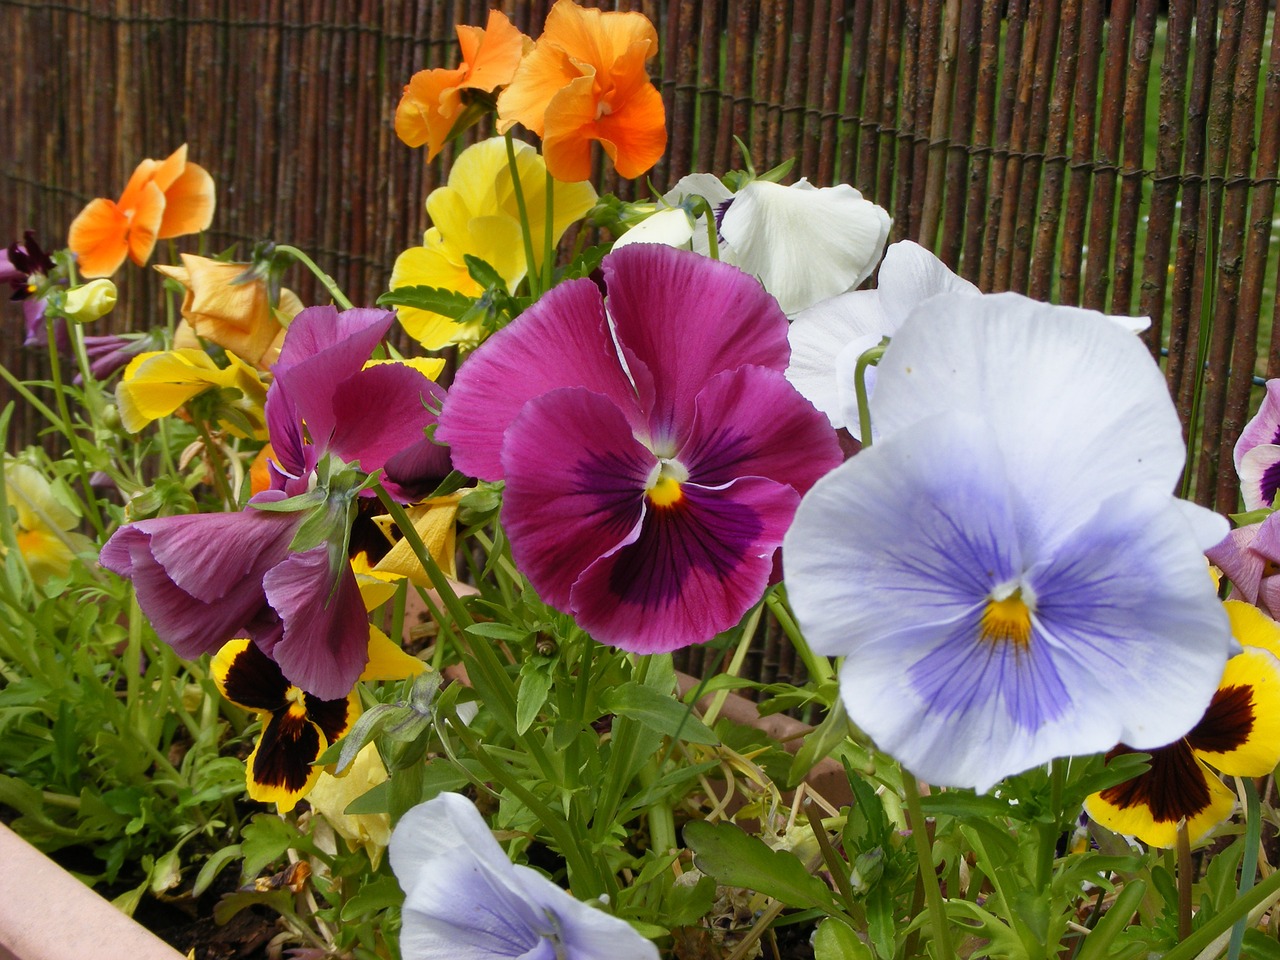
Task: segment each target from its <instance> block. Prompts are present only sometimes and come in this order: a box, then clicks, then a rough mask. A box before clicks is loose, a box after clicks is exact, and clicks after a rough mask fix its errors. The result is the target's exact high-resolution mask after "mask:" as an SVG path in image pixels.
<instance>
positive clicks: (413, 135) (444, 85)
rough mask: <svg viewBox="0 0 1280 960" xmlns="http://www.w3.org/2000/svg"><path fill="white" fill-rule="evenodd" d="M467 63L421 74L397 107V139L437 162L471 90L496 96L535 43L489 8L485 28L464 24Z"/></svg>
mask: <svg viewBox="0 0 1280 960" xmlns="http://www.w3.org/2000/svg"><path fill="white" fill-rule="evenodd" d="M456 29H457V31H458V45H459V46H460V47H461V48H462V65H461V66H459V67H455V68H453V69H448V68H444V67H438V68H436V69H434V70H419V71H418V72H417V73H415V74H414V75H413V77H412V78H411V79H410V80H409V84H408V86H406V87H405V88H404V94H403V96H401V98H400V104H399V105H398V106H397V107H396V120H395V127H396V136H398V137H399V138H400V139H401V140H403V141H404V142H405V143H407V144H408V145H409V146H411V147H420V146H422V145H423V144H424V143H425V144H426V145H427V159H428V160H434V159H435V158H436V155H437V154H438V153H439V152H440V149H441V147H443V146H444V144H445V141H446V140H448V139H449V134H450V133H451V132H452V131H453V129H454V126H455V124H456V123H457V122H458V119H459V118H460V117H461V116H462V115H463V113H464V111H465V110H466V106H467V103H466V98H467V92H468V91H472V90H482V91H485V92H488V93H491V92H493V91H495V90H497V89H498V88H499V87H502V86H506V85H507V84H508V83H510V82H511V78H512V76H514V74H515V72H516V67H518V66H519V65H520V58H521V56H522V55H523V54H524V52H525V49H526V47H527V46H529V45H531V43H532V41H530V40H529V38H528V37H526V36H525V35H524V34H523V33H521V32H520V31H519V30H517V29H516V28H515V27H514V26H512V24H511V21H510V20H508V19H507V17H506V15H505V14H504V13H503V12H502V11H501V10H490V11H489V20H488V23H486V24H485V26H484V28H483V29H481V28H480V27H472V26H465V25H463V24H459V25H458V26H457V28H456Z"/></svg>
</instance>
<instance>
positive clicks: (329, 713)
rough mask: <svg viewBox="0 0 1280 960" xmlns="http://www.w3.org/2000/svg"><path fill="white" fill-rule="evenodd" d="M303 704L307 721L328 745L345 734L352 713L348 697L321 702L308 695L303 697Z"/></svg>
mask: <svg viewBox="0 0 1280 960" xmlns="http://www.w3.org/2000/svg"><path fill="white" fill-rule="evenodd" d="M304 702H305V703H306V706H307V719H309V720H310V721H311V722H312V723H314V724H316V725H317V726H318V727H319V728H320V730H321V732H322V733H323V734H324V738H325V739H326V740H328V741H329V742H330V743H334V742H336V741H337V739H338V738H339V737H341V736H342V735H343V734H344V733H346V732H347V727H349V726H350V725H351V720H352V712H353V711H352V706H351V702H350V698H349V697H343V698H342V699H341V700H321V699H320V698H319V697H313V696H312V695H311V694H309V693H308V694H306V695H305V697H304Z"/></svg>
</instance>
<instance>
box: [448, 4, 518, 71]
mask: <svg viewBox="0 0 1280 960" xmlns="http://www.w3.org/2000/svg"><path fill="white" fill-rule="evenodd" d="M531 44H532V41H531V40H529V38H528V37H526V36H525V35H524V34H523V33H521V32H520V31H519V30H518V29H516V27H515V25H514V24H512V22H511V21H510V20H508V19H507V17H506V15H505V14H504V13H503V12H502V11H501V10H490V11H489V20H488V22H487V23H486V24H485V27H484V29H483V30H481V29H480V28H479V27H467V26H459V27H458V45H459V46H460V47H461V48H462V60H463V63H465V64H466V70H467V75H466V80H465V81H464V82H463V83H462V86H464V87H471V88H473V89H475V90H496V89H497V88H498V87H502V86H505V85H507V84H508V83H510V82H511V78H512V77H514V76H515V73H516V68H517V67H519V66H520V58H521V57H522V56H524V52H525V48H526V46H528V45H531Z"/></svg>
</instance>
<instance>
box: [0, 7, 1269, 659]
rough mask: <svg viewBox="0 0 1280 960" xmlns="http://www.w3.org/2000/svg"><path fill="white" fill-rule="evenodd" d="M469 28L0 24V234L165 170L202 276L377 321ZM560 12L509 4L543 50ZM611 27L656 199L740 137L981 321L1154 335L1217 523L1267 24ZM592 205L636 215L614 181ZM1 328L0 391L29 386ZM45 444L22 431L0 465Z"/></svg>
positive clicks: (1174, 10)
mask: <svg viewBox="0 0 1280 960" xmlns="http://www.w3.org/2000/svg"><path fill="white" fill-rule="evenodd" d="M495 5H496V4H495ZM488 6H490V4H488V3H485V2H482V0H481V2H476V0H419V2H406V0H387V2H367V0H307V2H302V0H102V2H94V0H54V2H43V0H0V115H3V116H5V117H7V118H8V121H7V129H8V131H9V132H8V135H7V148H6V149H4V150H2V151H0V224H7V225H8V226H7V233H8V234H9V235H11V236H12V237H14V238H16V237H18V236H19V235H20V233H21V231H22V230H23V229H24V228H34V229H35V230H36V231H37V233H38V235H39V236H41V237H43V238H45V239H46V240H47V241H48V242H49V243H50V244H53V245H59V244H60V243H61V242H62V241H63V238H64V237H65V230H66V227H67V224H68V223H69V221H70V220H71V218H72V217H73V216H74V215H75V213H76V212H77V211H78V210H79V209H80V208H81V207H82V206H83V205H84V204H85V203H86V202H87V201H89V200H90V199H91V198H93V197H94V196H115V195H117V194H118V193H119V191H120V190H121V189H122V188H123V186H124V183H125V180H126V179H127V177H128V175H129V173H130V172H131V171H132V169H133V167H134V165H135V164H136V163H137V162H138V160H139V159H141V158H142V157H147V156H150V157H160V156H164V155H166V154H167V153H168V152H170V151H171V150H172V149H174V148H175V147H176V146H177V145H179V144H180V143H183V142H186V143H189V144H190V151H191V153H190V155H191V158H192V159H193V160H196V161H197V162H199V163H200V164H202V165H203V166H205V167H206V168H207V169H209V170H210V172H211V173H212V174H213V176H214V179H215V180H216V182H217V184H218V189H219V209H218V213H217V216H216V218H215V221H214V228H213V230H212V232H211V235H210V238H209V243H210V248H211V249H214V250H220V249H222V248H225V247H227V246H230V245H231V244H239V249H240V252H241V253H242V254H243V253H246V252H247V250H248V248H249V247H250V246H251V245H252V244H253V243H254V242H256V241H258V240H261V239H265V238H271V239H275V240H277V241H281V242H288V243H292V244H295V245H297V246H299V247H302V248H304V249H306V250H309V251H311V252H312V253H313V254H314V255H315V256H316V259H317V260H318V262H319V263H320V264H321V265H322V266H323V267H324V268H325V269H327V270H328V271H330V272H331V273H332V274H333V275H334V276H335V277H336V279H337V280H338V282H339V283H340V284H341V285H342V286H343V287H344V288H345V289H346V290H347V291H348V293H349V294H350V295H351V296H352V298H353V299H355V300H356V301H357V302H359V301H360V300H364V301H367V302H371V301H372V300H373V298H375V297H376V296H377V295H378V294H379V293H380V292H381V291H382V290H383V289H384V288H385V284H386V282H387V277H388V275H389V272H390V267H391V264H392V262H393V261H394V259H395V257H396V255H397V254H398V253H399V252H400V251H401V250H402V249H404V248H405V247H407V246H410V245H413V244H415V243H417V242H420V241H419V238H420V235H421V233H422V231H423V230H424V229H425V227H426V226H427V224H426V222H425V213H424V210H423V201H424V199H425V197H426V195H427V193H428V192H429V191H430V190H431V189H432V188H433V187H435V186H437V185H438V184H439V183H440V182H441V179H442V171H444V170H447V169H448V165H449V162H450V159H451V154H452V152H453V151H452V150H446V151H445V154H444V156H443V157H442V158H441V159H440V160H438V161H437V162H436V163H433V164H427V163H425V162H424V155H423V153H422V152H421V151H414V150H410V149H409V148H407V147H405V146H404V145H403V144H401V143H400V142H399V141H398V140H397V139H396V137H395V134H394V132H393V130H392V114H393V111H394V108H395V104H396V102H397V101H398V99H399V96H400V92H401V89H402V87H403V85H404V84H405V83H406V82H407V81H408V79H409V77H410V76H411V75H412V73H413V72H414V71H415V70H418V69H421V68H423V67H429V66H453V65H455V63H456V61H457V51H456V44H455V40H454V34H453V26H454V24H455V23H483V22H484V18H485V15H486V10H487V8H488ZM549 6H550V3H549V2H548V0H503V2H502V3H501V7H502V8H503V9H504V11H505V12H506V13H507V14H508V15H509V16H510V17H511V18H512V20H513V21H514V22H515V23H516V25H517V26H519V27H520V28H521V29H522V30H524V31H525V32H526V33H528V34H530V35H532V36H535V37H536V35H537V34H538V33H539V32H540V30H541V25H542V22H543V19H544V18H545V15H546V11H547V9H548V8H549ZM616 6H618V7H620V8H624V9H627V8H630V9H638V10H641V11H642V12H644V13H645V14H646V15H648V16H649V17H650V19H651V20H653V22H654V23H655V25H656V26H657V28H658V32H659V36H660V38H661V50H660V52H659V55H658V58H657V59H656V61H654V66H653V67H652V71H653V74H654V78H655V80H656V81H657V82H658V83H659V85H660V88H661V90H662V93H663V96H664V98H665V100H666V105H667V111H668V127H669V131H670V139H669V145H668V149H667V154H666V156H665V157H664V158H663V160H662V161H661V162H660V163H659V164H658V165H657V167H655V169H654V170H653V172H652V174H651V180H652V182H653V184H654V185H655V186H656V187H658V188H659V189H663V188H665V187H667V186H669V185H670V184H672V183H673V182H674V181H675V180H676V179H677V178H678V177H679V176H681V175H683V174H685V173H688V172H691V171H714V172H723V171H725V170H727V169H730V168H734V167H738V166H740V165H741V158H740V156H739V154H738V153H737V151H736V147H735V144H734V139H733V138H734V136H735V135H736V136H738V137H741V138H742V140H743V141H744V142H745V143H746V144H747V145H748V147H749V148H750V151H751V155H752V158H753V160H754V162H755V164H756V166H757V168H759V169H765V168H767V167H769V166H772V165H773V164H776V163H778V162H780V161H782V160H783V159H785V158H787V157H792V156H794V157H795V158H796V166H795V170H794V176H805V177H808V178H809V179H810V180H811V181H813V182H815V183H817V184H820V185H826V184H832V183H840V182H847V183H851V184H853V185H854V186H856V187H858V188H859V189H860V190H862V191H863V193H864V194H866V195H867V196H868V197H870V198H871V199H874V200H875V201H877V202H878V203H880V204H882V205H883V206H885V207H886V208H888V209H889V210H890V212H891V213H892V214H893V216H894V218H895V219H894V226H893V234H892V238H893V239H895V240H896V239H901V238H911V239H915V240H918V241H919V242H921V243H923V244H925V245H926V246H928V247H930V248H931V249H933V250H935V251H937V252H938V254H939V255H940V256H941V257H942V258H943V259H944V260H945V261H946V262H947V263H948V264H950V265H952V266H953V267H954V268H956V269H957V270H958V271H959V272H960V273H961V274H962V275H963V276H965V277H967V278H969V279H971V280H973V281H974V282H975V283H977V284H978V286H979V287H981V288H982V289H984V290H988V291H997V290H1017V291H1021V292H1025V293H1029V294H1030V295H1032V296H1035V297H1039V298H1043V299H1050V300H1053V301H1055V302H1059V303H1069V304H1080V305H1083V306H1086V307H1094V308H1098V309H1102V310H1106V311H1109V312H1112V313H1134V314H1146V315H1148V316H1151V317H1152V318H1153V320H1154V322H1153V324H1152V327H1151V330H1150V331H1149V332H1148V334H1146V342H1147V344H1148V345H1149V346H1150V348H1151V350H1152V351H1153V353H1157V354H1159V353H1161V351H1167V357H1166V359H1165V360H1164V363H1165V369H1166V370H1167V375H1168V381H1169V384H1170V387H1171V388H1172V390H1173V393H1174V396H1175V398H1176V400H1177V404H1178V407H1179V410H1180V412H1181V413H1182V416H1183V422H1184V424H1187V428H1188V429H1189V430H1191V431H1193V433H1194V435H1195V438H1196V442H1195V445H1194V447H1195V452H1196V456H1195V457H1194V459H1193V461H1192V462H1191V463H1190V464H1189V467H1188V469H1189V471H1190V478H1191V479H1192V480H1193V481H1194V484H1193V490H1194V495H1195V497H1196V499H1198V500H1199V501H1200V502H1202V503H1205V504H1209V505H1212V506H1215V507H1216V508H1218V509H1220V510H1224V511H1231V510H1234V509H1235V508H1236V486H1237V481H1236V477H1235V474H1234V471H1233V469H1232V466H1231V462H1232V461H1231V448H1232V445H1233V443H1234V441H1235V438H1236V436H1237V435H1238V433H1239V431H1240V428H1241V427H1242V425H1243V424H1244V422H1245V421H1246V419H1247V418H1248V416H1249V413H1250V409H1251V401H1252V402H1253V404H1254V405H1255V406H1256V401H1257V397H1258V392H1257V391H1256V390H1254V389H1252V388H1253V386H1254V385H1255V384H1254V378H1255V377H1256V376H1280V324H1277V323H1276V322H1275V321H1276V319H1277V314H1278V312H1280V301H1278V300H1277V297H1276V290H1277V282H1276V260H1277V256H1276V253H1277V250H1276V245H1274V244H1273V243H1272V240H1273V238H1274V236H1275V234H1276V225H1275V199H1276V196H1275V195H1276V186H1277V183H1278V182H1280V181H1278V180H1277V162H1278V160H1280V63H1278V62H1277V57H1278V56H1280V53H1278V52H1277V51H1280V32H1278V27H1280V24H1278V23H1277V22H1276V19H1275V17H1274V15H1273V13H1272V11H1270V10H1269V9H1268V4H1267V3H1266V2H1264V0H1169V2H1167V3H1163V2H1158V0H1110V2H1106V0H807V2H805V0H684V2H679V0H670V2H659V0H630V2H628V0H620V2H619V3H617V4H616ZM487 133H488V131H487V130H485V129H483V128H481V129H478V130H476V131H474V132H473V133H472V134H471V135H470V137H469V139H474V138H476V137H479V136H483V135H486V134H487ZM597 184H598V186H599V187H600V188H601V190H602V191H613V192H616V193H618V194H619V195H620V196H622V197H624V198H630V197H633V196H635V195H636V193H637V191H641V192H643V191H644V189H645V188H644V185H636V184H632V183H619V182H618V181H617V179H616V177H615V176H614V175H613V173H612V172H611V171H608V170H604V169H601V170H599V175H598V178H597ZM3 233H5V231H4V230H0V234H3ZM296 279H298V280H299V282H298V283H296V284H291V285H294V286H297V287H299V288H300V292H301V293H302V294H303V296H304V300H309V298H312V297H314V296H316V295H317V293H316V290H315V287H314V285H312V284H310V283H309V282H307V281H306V279H305V278H301V277H299V278H296ZM122 281H123V286H125V287H126V288H127V289H126V290H125V291H124V296H123V304H124V305H123V308H122V309H121V310H120V311H118V313H117V314H116V315H115V316H114V318H113V319H112V323H113V324H114V325H115V329H117V330H118V329H132V328H136V327H141V326H147V325H151V324H152V323H153V322H154V321H155V319H156V317H157V315H158V312H159V311H162V310H163V306H162V305H161V292H160V286H159V283H158V278H157V277H156V275H154V273H152V272H150V271H139V270H136V269H134V268H132V267H130V268H128V270H127V271H125V273H124V275H123V277H122ZM11 322H12V324H13V326H11V328H10V329H11V330H13V331H15V332H13V333H11V335H10V336H9V337H7V338H5V339H4V341H3V343H0V362H3V363H5V364H6V365H7V366H9V368H10V369H12V370H14V371H15V372H17V373H18V374H19V375H24V376H29V377H36V376H40V375H41V363H42V358H40V357H36V356H32V355H31V354H30V353H28V352H24V351H23V350H22V348H21V347H20V341H21V336H20V335H19V334H18V333H17V332H16V329H17V328H16V324H17V321H16V319H15V320H12V321H11ZM3 399H4V397H3V396H2V395H0V400H3ZM37 430H38V424H37V423H35V421H34V420H31V419H27V418H26V415H25V414H23V413H20V414H19V415H18V416H17V417H16V418H15V424H14V428H13V435H12V436H11V437H10V446H11V447H13V446H15V445H20V444H21V443H25V442H29V441H30V440H31V439H32V438H33V437H34V436H35V435H36V431H37ZM774 647H777V644H774ZM762 656H763V657H764V658H765V660H766V661H769V660H773V661H775V662H774V666H775V667H776V668H777V670H780V671H782V672H786V671H787V670H788V669H789V667H788V665H787V664H786V663H781V664H778V663H776V660H777V657H779V656H783V657H784V658H785V654H779V653H778V651H777V650H776V649H775V650H772V651H771V650H769V649H766V650H765V651H764V652H763V654H762ZM768 673H769V669H767V665H766V669H764V671H763V675H766V678H767V674H768ZM754 675H756V676H761V675H762V674H761V673H760V672H759V671H757V672H756V673H755V674H754Z"/></svg>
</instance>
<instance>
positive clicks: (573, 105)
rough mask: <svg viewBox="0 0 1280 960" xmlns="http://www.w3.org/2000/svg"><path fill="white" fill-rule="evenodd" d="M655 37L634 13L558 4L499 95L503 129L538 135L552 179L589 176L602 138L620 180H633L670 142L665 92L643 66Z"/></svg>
mask: <svg viewBox="0 0 1280 960" xmlns="http://www.w3.org/2000/svg"><path fill="white" fill-rule="evenodd" d="M657 52H658V34H657V32H656V31H655V30H654V28H653V24H652V23H650V22H649V20H648V19H647V18H646V17H645V16H644V15H643V14H639V13H601V12H600V11H599V10H594V9H590V8H584V7H580V6H578V5H577V4H576V3H573V2H572V0H557V3H556V5H555V6H554V7H552V8H551V13H549V14H548V15H547V24H546V29H545V30H544V31H543V34H542V36H541V37H539V38H538V42H537V43H536V44H535V45H534V49H533V52H532V53H530V54H529V55H528V56H527V57H525V59H524V62H523V63H521V65H520V69H519V70H517V71H516V75H515V78H514V79H513V80H512V81H511V84H510V85H509V86H508V87H507V89H506V90H504V91H503V93H502V95H501V96H500V97H499V98H498V116H499V119H500V128H501V129H503V130H505V129H508V128H510V126H511V125H512V124H513V123H522V124H524V126H526V127H528V128H529V129H530V130H532V131H533V132H534V133H536V134H538V135H539V136H540V137H542V152H543V155H544V157H545V158H546V161H547V169H548V170H549V171H550V172H551V175H552V176H553V177H555V178H556V179H557V180H561V181H569V182H572V181H577V180H586V179H589V178H590V176H591V143H592V141H599V142H600V145H601V147H603V148H604V151H605V153H606V154H608V156H609V159H610V160H611V161H613V165H614V166H615V167H616V168H617V170H618V173H620V174H621V175H622V176H624V177H638V176H640V175H641V174H643V173H644V172H645V171H646V170H648V169H649V168H650V167H652V166H653V165H654V164H655V163H657V162H658V160H659V159H660V158H661V157H662V153H663V151H664V150H665V149H666V145H667V126H666V111H665V109H664V107H663V104H662V95H661V94H660V93H658V90H657V88H656V87H654V85H653V84H652V83H651V82H650V81H649V76H648V73H647V72H646V70H645V62H646V61H648V60H649V59H650V58H652V57H653V56H655V55H656V54H657Z"/></svg>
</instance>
